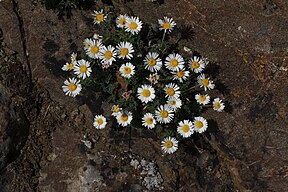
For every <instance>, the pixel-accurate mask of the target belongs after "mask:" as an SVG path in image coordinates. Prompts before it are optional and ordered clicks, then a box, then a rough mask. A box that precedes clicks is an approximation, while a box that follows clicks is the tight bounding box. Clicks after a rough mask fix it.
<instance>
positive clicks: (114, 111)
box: [111, 105, 122, 117]
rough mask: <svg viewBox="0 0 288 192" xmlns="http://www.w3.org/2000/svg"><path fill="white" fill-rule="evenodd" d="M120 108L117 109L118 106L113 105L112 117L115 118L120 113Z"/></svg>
mask: <svg viewBox="0 0 288 192" xmlns="http://www.w3.org/2000/svg"><path fill="white" fill-rule="evenodd" d="M121 110H122V108H120V107H119V105H113V106H112V108H111V112H112V116H114V117H116V116H117V115H118V114H119V113H120V112H121Z"/></svg>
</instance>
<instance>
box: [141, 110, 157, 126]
mask: <svg viewBox="0 0 288 192" xmlns="http://www.w3.org/2000/svg"><path fill="white" fill-rule="evenodd" d="M142 125H143V126H144V127H147V128H148V129H153V128H155V125H156V120H155V118H154V116H153V115H152V114H151V113H146V114H145V115H144V117H143V118H142Z"/></svg>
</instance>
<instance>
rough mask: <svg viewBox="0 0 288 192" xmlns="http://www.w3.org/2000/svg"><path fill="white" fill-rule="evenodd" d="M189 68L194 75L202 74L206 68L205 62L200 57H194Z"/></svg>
mask: <svg viewBox="0 0 288 192" xmlns="http://www.w3.org/2000/svg"><path fill="white" fill-rule="evenodd" d="M189 67H190V69H191V70H192V71H193V72H194V73H200V72H202V71H203V70H204V68H205V62H204V61H203V60H202V59H201V58H200V57H196V56H194V57H193V58H191V59H190V60H189Z"/></svg>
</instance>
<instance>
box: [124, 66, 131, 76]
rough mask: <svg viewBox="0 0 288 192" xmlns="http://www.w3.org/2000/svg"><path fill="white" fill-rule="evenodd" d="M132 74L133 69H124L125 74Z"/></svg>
mask: <svg viewBox="0 0 288 192" xmlns="http://www.w3.org/2000/svg"><path fill="white" fill-rule="evenodd" d="M130 73H131V68H130V67H125V68H124V74H126V75H128V74H130Z"/></svg>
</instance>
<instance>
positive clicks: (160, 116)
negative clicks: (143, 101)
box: [155, 105, 174, 123]
mask: <svg viewBox="0 0 288 192" xmlns="http://www.w3.org/2000/svg"><path fill="white" fill-rule="evenodd" d="M155 116H156V120H157V121H158V122H160V123H170V122H171V121H172V119H173V117H174V114H173V111H172V110H171V109H170V108H169V107H168V105H164V106H163V105H160V106H159V107H158V108H157V109H156V111H155Z"/></svg>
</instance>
